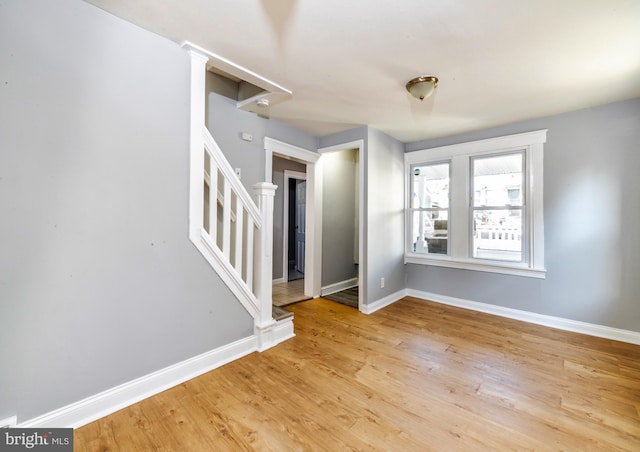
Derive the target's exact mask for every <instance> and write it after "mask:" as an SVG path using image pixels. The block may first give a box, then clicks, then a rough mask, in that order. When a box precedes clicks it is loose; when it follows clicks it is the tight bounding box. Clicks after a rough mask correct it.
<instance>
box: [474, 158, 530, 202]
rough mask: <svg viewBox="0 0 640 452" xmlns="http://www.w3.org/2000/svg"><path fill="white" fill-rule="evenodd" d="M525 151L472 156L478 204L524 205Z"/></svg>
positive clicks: (475, 197) (475, 198)
mask: <svg viewBox="0 0 640 452" xmlns="http://www.w3.org/2000/svg"><path fill="white" fill-rule="evenodd" d="M523 156H524V154H523V153H522V152H518V153H515V154H505V155H498V156H492V157H480V158H474V159H472V164H473V205H474V206H475V207H484V206H491V207H500V206H522V199H523V192H522V179H523V178H522V175H523V166H524V164H523Z"/></svg>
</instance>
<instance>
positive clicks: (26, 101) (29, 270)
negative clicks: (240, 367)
mask: <svg viewBox="0 0 640 452" xmlns="http://www.w3.org/2000/svg"><path fill="white" fill-rule="evenodd" d="M0 68H1V69H0V212H2V213H1V215H2V220H1V221H0V250H1V251H0V363H1V364H0V366H2V368H1V371H0V418H4V417H7V416H11V415H17V416H18V421H19V422H23V421H26V420H28V419H30V418H33V417H35V416H38V415H41V414H43V413H45V412H48V411H51V410H53V409H56V408H59V407H61V406H64V405H66V404H69V403H72V402H75V401H78V400H80V399H82V398H85V397H87V396H91V395H94V394H96V393H98V392H100V391H104V390H106V389H109V388H112V387H114V386H116V385H119V384H122V383H125V382H127V381H130V380H132V379H135V378H138V377H141V376H143V375H146V374H148V373H150V372H153V371H156V370H159V369H161V368H163V367H166V366H169V365H172V364H175V363H177V362H180V361H182V360H184V359H187V358H190V357H193V356H195V355H198V354H200V353H203V352H206V351H209V350H212V349H215V348H217V347H220V346H223V345H225V344H228V343H230V342H232V341H235V340H238V339H241V338H244V337H248V336H250V335H252V333H253V321H252V319H251V317H250V316H249V315H248V314H247V312H246V311H245V310H244V309H243V308H242V306H241V305H240V303H238V302H237V301H236V300H235V299H234V297H233V296H232V294H231V293H230V292H229V291H228V290H227V288H226V287H225V286H224V284H223V283H222V282H221V281H220V280H219V278H218V277H217V275H216V274H215V273H214V272H213V270H211V269H210V268H209V266H208V265H207V263H206V262H205V260H204V259H203V258H202V257H201V256H200V255H199V253H198V252H197V250H196V249H195V247H194V246H193V245H192V244H191V243H190V241H189V238H188V186H189V181H188V176H189V168H188V163H189V152H188V136H189V128H188V118H189V108H188V99H189V59H188V57H187V55H186V53H185V52H184V51H183V50H181V49H180V48H179V47H178V46H177V45H176V44H175V43H173V42H170V41H168V40H165V39H163V38H160V37H159V36H157V35H154V34H152V33H148V32H146V31H144V30H142V29H140V28H137V27H135V26H133V25H131V24H128V23H126V22H124V21H122V20H119V19H117V18H115V17H113V16H111V15H109V14H107V13H105V12H103V11H101V10H99V9H97V8H95V7H93V6H91V5H89V4H87V3H84V2H81V1H76V0H58V1H56V2H51V1H49V0H40V1H38V0H29V1H24V0H5V1H3V2H2V3H1V4H0Z"/></svg>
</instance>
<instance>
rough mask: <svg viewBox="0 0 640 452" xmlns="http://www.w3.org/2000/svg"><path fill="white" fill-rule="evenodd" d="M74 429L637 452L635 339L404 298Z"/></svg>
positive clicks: (337, 443)
mask: <svg viewBox="0 0 640 452" xmlns="http://www.w3.org/2000/svg"><path fill="white" fill-rule="evenodd" d="M287 309H290V310H291V311H293V312H294V314H295V321H294V322H295V330H296V337H295V338H293V339H291V340H289V341H286V342H285V343H283V344H281V345H279V346H277V347H275V348H273V349H270V350H268V351H266V352H263V353H253V354H251V355H249V356H246V357H244V358H242V359H240V360H237V361H234V362H232V363H230V364H227V365H225V366H223V367H221V368H219V369H216V370H214V371H212V372H209V373H207V374H205V375H203V376H201V377H198V378H196V379H193V380H191V381H188V382H186V383H184V384H182V385H179V386H177V387H175V388H173V389H170V390H168V391H165V392H163V393H161V394H158V395H156V396H154V397H151V398H149V399H147V400H144V401H142V402H140V403H137V404H135V405H133V406H131V407H129V408H126V409H123V410H121V411H119V412H117V413H114V414H112V415H110V416H107V417H105V418H103V419H101V420H99V421H96V422H94V423H92V424H89V425H86V426H84V427H82V428H79V429H77V430H76V432H75V444H76V450H78V451H101V452H106V451H147V450H148V451H227V450H229V451H236V450H269V451H272V450H273V451H288V450H314V451H315V450H318V451H325V450H326V451H337V450H367V451H370V450H389V451H396V450H398V451H429V450H433V451H451V450H465V451H466V450H469V451H480V450H500V451H502V450H518V451H520V450H569V451H578V450H579V451H586V450H599V451H600V450H603V451H608V450H627V451H638V450H640V346H635V345H631V344H625V343H621V342H616V341H610V340H606V339H599V338H593V337H589V336H584V335H580V334H575V333H569V332H564V331H559V330H554V329H549V328H545V327H541V326H537V325H531V324H527V323H523V322H518V321H515V320H510V319H504V318H500V317H495V316H491V315H488V314H482V313H477V312H473V311H468V310H464V309H459V308H453V307H448V306H443V305H439V304H435V303H430V302H425V301H422V300H417V299H413V298H405V299H403V300H401V301H399V302H397V303H395V304H393V305H391V306H389V307H387V308H385V309H383V310H381V311H378V312H376V313H374V314H372V315H365V314H362V313H360V312H358V311H357V310H354V309H353V308H349V307H347V306H343V305H340V304H337V303H334V302H331V301H328V300H324V299H321V298H320V299H316V300H312V301H305V302H301V303H297V304H295V305H291V306H289V307H288V308H287Z"/></svg>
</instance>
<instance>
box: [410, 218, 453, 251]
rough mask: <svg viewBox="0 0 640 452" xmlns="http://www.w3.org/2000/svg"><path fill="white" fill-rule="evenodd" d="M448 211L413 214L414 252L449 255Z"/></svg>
mask: <svg viewBox="0 0 640 452" xmlns="http://www.w3.org/2000/svg"><path fill="white" fill-rule="evenodd" d="M448 220H449V211H448V210H420V211H414V212H413V229H412V231H413V237H412V238H413V242H412V243H413V251H414V252H416V253H425V254H426V253H428V254H448V250H449V248H448V239H449V221H448Z"/></svg>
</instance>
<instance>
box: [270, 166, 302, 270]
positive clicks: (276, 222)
mask: <svg viewBox="0 0 640 452" xmlns="http://www.w3.org/2000/svg"><path fill="white" fill-rule="evenodd" d="M272 170H273V172H272V177H273V183H274V184H276V185H277V186H278V188H277V190H276V196H275V199H274V200H273V279H280V278H282V277H283V275H282V253H283V251H284V245H283V243H282V235H283V233H284V225H283V223H284V208H285V207H284V192H285V191H286V190H288V188H287V187H285V186H284V171H285V170H291V171H297V172H300V173H305V172H306V171H307V166H306V165H305V164H303V163H298V162H294V161H293V160H286V159H283V158H280V157H274V158H273V166H272Z"/></svg>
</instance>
